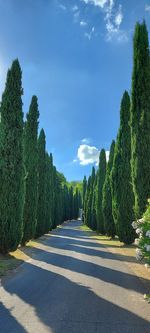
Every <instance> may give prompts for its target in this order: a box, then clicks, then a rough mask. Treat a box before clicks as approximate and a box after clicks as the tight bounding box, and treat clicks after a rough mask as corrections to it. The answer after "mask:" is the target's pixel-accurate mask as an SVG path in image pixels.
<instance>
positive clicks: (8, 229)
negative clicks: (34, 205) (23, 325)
mask: <svg viewBox="0 0 150 333" xmlns="http://www.w3.org/2000/svg"><path fill="white" fill-rule="evenodd" d="M21 77H22V73H21V68H20V64H19V61H18V60H15V61H14V62H13V63H12V67H11V69H9V70H8V73H7V80H6V86H5V90H4V93H3V95H2V103H1V110H0V111H1V131H0V184H1V190H0V252H2V253H7V252H8V251H13V250H15V249H16V248H17V246H18V245H19V243H20V240H21V237H22V225H23V196H24V184H23V145H22V137H23V112H22V99H21V95H22V94H23V90H22V82H21Z"/></svg>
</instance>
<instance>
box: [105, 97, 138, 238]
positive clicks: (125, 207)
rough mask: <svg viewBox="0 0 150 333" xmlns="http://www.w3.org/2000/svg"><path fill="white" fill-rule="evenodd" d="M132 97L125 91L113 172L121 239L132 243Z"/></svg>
mask: <svg viewBox="0 0 150 333" xmlns="http://www.w3.org/2000/svg"><path fill="white" fill-rule="evenodd" d="M129 120H130V97H129V95H128V93H127V92H126V91H125V93H124V95H123V98H122V101H121V110H120V128H119V133H118V136H117V141H116V145H115V153H114V162H113V168H112V173H111V185H112V210H113V217H114V221H115V224H116V231H117V235H118V236H119V240H120V241H122V242H124V243H126V244H130V243H132V242H133V241H134V238H135V234H134V230H133V228H132V226H131V223H132V221H133V219H134V214H133V205H134V195H133V189H132V183H131V164H130V160H131V132H130V125H129Z"/></svg>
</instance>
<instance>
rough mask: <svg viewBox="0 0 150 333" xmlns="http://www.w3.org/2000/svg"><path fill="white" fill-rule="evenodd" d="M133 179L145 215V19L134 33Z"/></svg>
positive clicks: (148, 177) (148, 96)
mask: <svg viewBox="0 0 150 333" xmlns="http://www.w3.org/2000/svg"><path fill="white" fill-rule="evenodd" d="M131 145H132V159H131V162H132V163H131V165H132V182H133V190H134V195H135V213H136V216H137V217H139V216H142V214H143V213H144V211H145V208H146V203H147V198H149V197H150V149H149V147H150V57H149V41H148V32H147V28H146V24H145V22H143V23H142V24H140V23H137V24H136V28H135V34H134V66H133V74H132V103H131Z"/></svg>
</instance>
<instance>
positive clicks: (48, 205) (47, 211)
mask: <svg viewBox="0 0 150 333" xmlns="http://www.w3.org/2000/svg"><path fill="white" fill-rule="evenodd" d="M45 158H46V160H45V162H46V184H45V223H44V224H45V230H44V233H48V232H49V231H50V230H51V229H52V212H51V191H52V188H51V158H50V156H49V154H48V153H46V157H45Z"/></svg>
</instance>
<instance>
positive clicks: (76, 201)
mask: <svg viewBox="0 0 150 333" xmlns="http://www.w3.org/2000/svg"><path fill="white" fill-rule="evenodd" d="M73 202H74V205H73V207H74V216H73V217H74V219H77V218H78V216H79V192H78V189H77V188H76V192H75V194H74V196H73Z"/></svg>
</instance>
